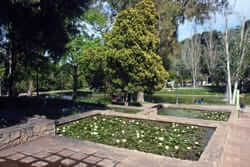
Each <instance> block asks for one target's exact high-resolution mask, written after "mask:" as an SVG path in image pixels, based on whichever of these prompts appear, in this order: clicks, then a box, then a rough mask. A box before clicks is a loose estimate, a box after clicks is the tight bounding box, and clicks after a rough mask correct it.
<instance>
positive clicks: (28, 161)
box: [20, 157, 37, 164]
mask: <svg viewBox="0 0 250 167" xmlns="http://www.w3.org/2000/svg"><path fill="white" fill-rule="evenodd" d="M36 160H37V159H35V158H32V157H27V158H24V159H22V160H21V161H20V162H23V163H27V164H28V163H31V162H34V161H36Z"/></svg>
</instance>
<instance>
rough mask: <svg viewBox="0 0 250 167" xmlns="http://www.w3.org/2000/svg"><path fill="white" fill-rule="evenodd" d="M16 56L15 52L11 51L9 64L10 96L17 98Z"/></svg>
mask: <svg viewBox="0 0 250 167" xmlns="http://www.w3.org/2000/svg"><path fill="white" fill-rule="evenodd" d="M14 73H15V56H14V54H13V52H11V51H9V64H8V95H9V96H15V81H14V78H15V76H14Z"/></svg>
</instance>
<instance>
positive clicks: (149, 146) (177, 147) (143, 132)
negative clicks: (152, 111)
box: [57, 115, 215, 160]
mask: <svg viewBox="0 0 250 167" xmlns="http://www.w3.org/2000/svg"><path fill="white" fill-rule="evenodd" d="M214 131H215V128H207V127H200V126H195V125H185V124H178V123H160V122H156V121H147V120H139V119H127V118H121V117H114V116H101V115H97V116H93V117H87V118H85V119H82V120H79V121H75V122H72V123H68V124H65V125H61V126H58V127H57V134H58V135H60V136H68V137H73V138H77V139H81V140H89V141H93V142H96V143H102V144H107V145H112V146H117V147H122V148H127V149H131V150H138V151H142V152H148V153H154V154H158V155H163V156H168V157H173V158H178V159H184V160H199V158H200V156H201V154H202V152H203V151H204V149H205V147H206V145H207V144H208V141H209V140H210V138H211V136H212V135H213V133H214Z"/></svg>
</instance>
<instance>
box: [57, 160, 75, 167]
mask: <svg viewBox="0 0 250 167" xmlns="http://www.w3.org/2000/svg"><path fill="white" fill-rule="evenodd" d="M74 163H76V161H74V160H72V159H64V160H63V161H61V164H63V165H65V166H69V165H73V164H74Z"/></svg>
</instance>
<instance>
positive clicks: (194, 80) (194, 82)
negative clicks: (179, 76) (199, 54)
mask: <svg viewBox="0 0 250 167" xmlns="http://www.w3.org/2000/svg"><path fill="white" fill-rule="evenodd" d="M195 87H196V78H195V76H193V88H195Z"/></svg>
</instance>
